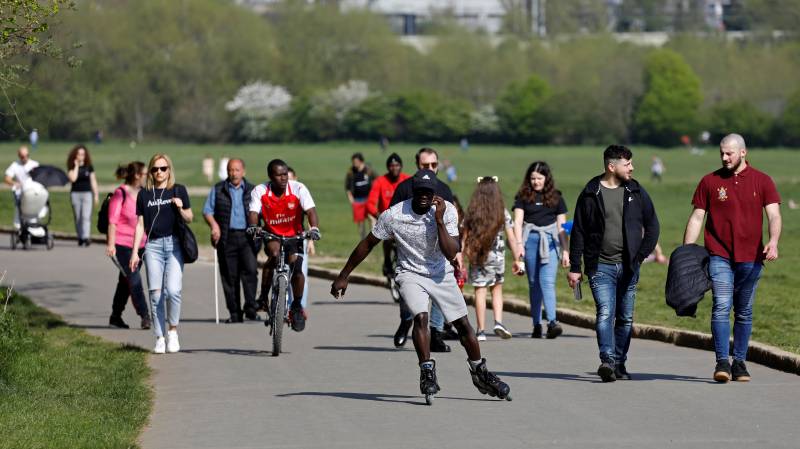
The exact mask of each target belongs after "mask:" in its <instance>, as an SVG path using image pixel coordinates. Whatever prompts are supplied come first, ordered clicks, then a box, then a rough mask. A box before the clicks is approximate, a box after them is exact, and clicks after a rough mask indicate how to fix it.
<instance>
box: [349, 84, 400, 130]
mask: <svg viewBox="0 0 800 449" xmlns="http://www.w3.org/2000/svg"><path fill="white" fill-rule="evenodd" d="M396 114H397V110H396V104H395V102H394V100H393V99H392V98H390V97H388V96H385V95H372V96H371V97H369V98H367V99H366V100H364V101H363V102H362V103H361V104H359V105H358V106H356V107H354V108H353V109H351V110H350V111H348V113H347V114H346V115H345V116H344V120H343V128H344V130H345V135H347V136H349V137H352V138H354V139H367V140H377V139H380V138H381V137H387V138H389V139H395V138H396V137H397V136H398V130H397V126H396V123H395V117H396Z"/></svg>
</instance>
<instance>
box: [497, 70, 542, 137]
mask: <svg viewBox="0 0 800 449" xmlns="http://www.w3.org/2000/svg"><path fill="white" fill-rule="evenodd" d="M551 95H552V92H551V89H550V85H549V84H548V83H547V82H546V81H545V80H543V79H542V78H541V77H539V76H537V75H533V76H531V77H529V78H528V79H527V80H525V81H517V82H513V83H511V84H509V85H508V87H506V89H505V90H504V91H503V93H502V94H500V98H498V100H497V103H496V104H495V109H496V111H497V116H498V117H499V118H500V129H501V130H502V131H503V133H505V135H506V137H507V138H508V139H510V140H511V141H512V142H515V143H542V142H546V141H547V140H548V138H549V135H548V133H547V126H546V121H545V118H544V116H543V115H542V109H543V106H544V104H545V103H546V102H547V100H548V99H549V98H550V96H551Z"/></svg>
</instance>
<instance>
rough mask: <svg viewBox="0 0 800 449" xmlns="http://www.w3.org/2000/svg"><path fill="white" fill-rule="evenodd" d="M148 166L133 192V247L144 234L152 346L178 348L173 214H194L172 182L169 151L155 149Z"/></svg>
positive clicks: (178, 257) (179, 283) (179, 267)
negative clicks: (144, 180) (144, 182)
mask: <svg viewBox="0 0 800 449" xmlns="http://www.w3.org/2000/svg"><path fill="white" fill-rule="evenodd" d="M147 168H148V172H149V176H148V177H147V185H146V187H145V188H144V189H142V190H141V191H139V196H137V197H136V215H138V216H139V222H138V223H137V225H136V232H135V234H134V237H133V247H134V248H138V247H139V245H140V244H141V242H142V238H143V236H145V235H147V243H146V244H145V247H144V261H145V264H144V265H145V271H146V273H147V288H148V289H149V290H150V291H149V293H150V310H151V313H152V315H153V319H152V327H153V333H154V334H155V336H156V344H155V347H154V348H153V352H154V353H156V354H163V353H164V352H178V351H180V343H179V342H178V322H179V321H180V316H181V290H182V287H183V252H182V250H181V244H180V240H179V239H178V236H177V235H176V233H175V225H176V221H177V220H183V221H184V222H186V223H189V222H190V221H192V218H193V215H192V209H191V206H190V204H189V194H188V193H187V191H186V187H184V186H182V185H180V184H175V171H174V169H173V165H172V160H171V159H170V158H169V156H167V155H166V154H156V155H154V156H153V157H152V158H151V159H150V163H149V164H148V166H147ZM138 265H139V255H138V254H137V253H136V251H134V252H133V253H132V254H131V259H130V269H131V271H134V270H135V269H136V267H137V266H138ZM167 321H169V329H168V330H167V329H166V327H167ZM165 337H166V338H165Z"/></svg>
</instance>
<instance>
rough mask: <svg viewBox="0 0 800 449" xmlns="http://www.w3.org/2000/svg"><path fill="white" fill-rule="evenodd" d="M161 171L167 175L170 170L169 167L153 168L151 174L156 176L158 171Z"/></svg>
mask: <svg viewBox="0 0 800 449" xmlns="http://www.w3.org/2000/svg"><path fill="white" fill-rule="evenodd" d="M159 170H161V171H162V172H164V173H166V172H167V170H169V166H168V165H162V166H161V167H153V168H151V169H150V173H153V174H156V173H158V171H159Z"/></svg>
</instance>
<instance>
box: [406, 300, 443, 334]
mask: <svg viewBox="0 0 800 449" xmlns="http://www.w3.org/2000/svg"><path fill="white" fill-rule="evenodd" d="M400 319H401V320H402V321H406V320H413V319H414V316H413V315H411V312H410V311H409V310H408V309H406V308H405V306H404V305H403V301H400ZM428 322H430V324H431V327H433V328H435V329H436V330H438V331H442V330H444V314H442V309H440V308H439V306H438V305H436V301H431V313H430V317H428Z"/></svg>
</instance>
